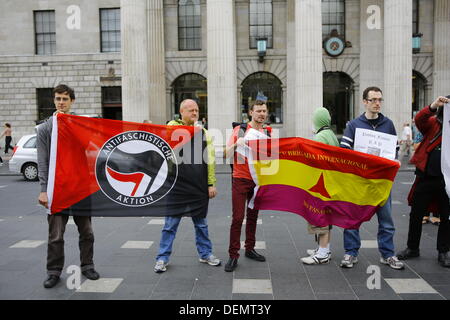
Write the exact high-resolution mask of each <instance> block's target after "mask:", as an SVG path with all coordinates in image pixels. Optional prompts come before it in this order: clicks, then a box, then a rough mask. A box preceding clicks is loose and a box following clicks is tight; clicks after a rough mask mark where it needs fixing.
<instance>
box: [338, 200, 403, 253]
mask: <svg viewBox="0 0 450 320" xmlns="http://www.w3.org/2000/svg"><path fill="white" fill-rule="evenodd" d="M377 217H378V235H377V240H378V250H380V253H381V256H382V257H383V258H384V259H386V258H389V257H392V256H394V255H395V254H394V233H395V227H394V222H393V220H392V204H391V195H389V198H388V200H387V201H386V204H385V205H384V206H383V207H381V208H379V209H378V211H377ZM360 247H361V238H360V237H359V229H345V230H344V249H345V253H346V254H349V255H351V256H354V257H357V256H358V250H359V248H360Z"/></svg>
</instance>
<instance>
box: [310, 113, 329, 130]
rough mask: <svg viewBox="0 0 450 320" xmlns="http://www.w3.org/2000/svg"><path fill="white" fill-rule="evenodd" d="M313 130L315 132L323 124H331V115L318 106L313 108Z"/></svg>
mask: <svg viewBox="0 0 450 320" xmlns="http://www.w3.org/2000/svg"><path fill="white" fill-rule="evenodd" d="M313 124H314V130H315V131H316V132H317V131H318V130H319V129H320V128H322V127H324V126H330V125H331V116H330V113H329V112H328V110H327V109H325V108H323V107H320V108H317V109H316V110H314V113H313Z"/></svg>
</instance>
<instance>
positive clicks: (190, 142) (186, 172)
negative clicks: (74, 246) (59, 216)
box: [47, 114, 209, 217]
mask: <svg viewBox="0 0 450 320" xmlns="http://www.w3.org/2000/svg"><path fill="white" fill-rule="evenodd" d="M205 148H206V140H205V137H204V132H203V130H202V129H201V128H198V127H194V126H165V125H153V124H141V123H135V122H127V121H118V120H108V119H98V118H88V117H81V116H75V115H66V114H58V115H56V116H55V117H53V131H52V144H51V152H50V168H49V183H48V189H47V193H48V196H49V208H50V214H55V213H59V212H61V213H63V214H69V215H81V216H109V217H130V216H175V215H184V216H197V215H203V216H206V214H207V211H208V200H209V198H208V181H207V162H206V161H207V159H204V158H203V154H207V152H204V150H205Z"/></svg>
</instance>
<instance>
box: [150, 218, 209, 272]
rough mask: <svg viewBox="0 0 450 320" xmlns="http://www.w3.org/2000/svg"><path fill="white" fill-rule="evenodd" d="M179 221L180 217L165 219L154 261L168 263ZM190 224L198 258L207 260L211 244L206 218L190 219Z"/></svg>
mask: <svg viewBox="0 0 450 320" xmlns="http://www.w3.org/2000/svg"><path fill="white" fill-rule="evenodd" d="M180 221H181V217H166V222H165V224H164V228H163V229H162V235H161V241H160V243H159V253H158V256H157V257H156V261H158V260H163V261H164V262H166V263H167V262H169V257H170V254H171V253H172V245H173V241H174V240H175V236H176V234H177V229H178V225H179V224H180ZM192 222H193V223H194V227H195V244H196V246H197V251H198V254H199V256H200V258H202V259H207V258H208V257H209V256H210V255H211V254H212V244H211V240H209V236H208V222H207V221H206V218H197V217H192Z"/></svg>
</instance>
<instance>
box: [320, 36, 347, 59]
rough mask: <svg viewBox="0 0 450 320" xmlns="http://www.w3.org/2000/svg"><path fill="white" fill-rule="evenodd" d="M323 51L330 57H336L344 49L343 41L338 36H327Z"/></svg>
mask: <svg viewBox="0 0 450 320" xmlns="http://www.w3.org/2000/svg"><path fill="white" fill-rule="evenodd" d="M323 47H324V49H325V52H326V53H327V54H328V55H329V56H331V57H337V56H339V55H340V54H341V53H342V52H344V49H345V43H344V41H342V39H341V38H339V37H329V38H328V39H326V40H325V42H324V45H323Z"/></svg>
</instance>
